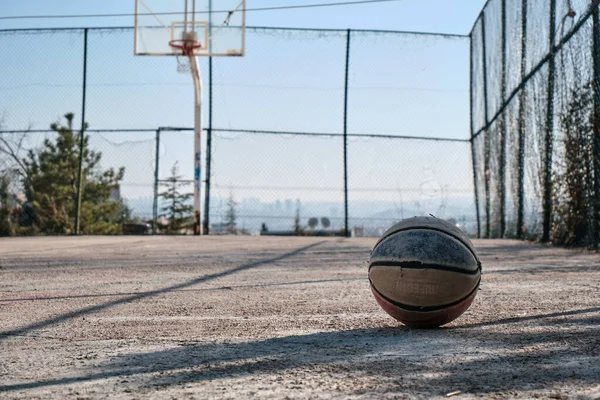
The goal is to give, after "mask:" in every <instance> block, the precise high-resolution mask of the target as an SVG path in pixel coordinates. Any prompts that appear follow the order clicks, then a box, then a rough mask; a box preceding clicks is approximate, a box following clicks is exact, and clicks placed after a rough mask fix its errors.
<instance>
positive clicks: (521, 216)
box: [517, 0, 527, 239]
mask: <svg viewBox="0 0 600 400" xmlns="http://www.w3.org/2000/svg"><path fill="white" fill-rule="evenodd" d="M526 71H527V0H522V3H521V82H523V81H524V80H525V74H526ZM525 94H526V93H525V87H523V88H522V89H521V93H520V94H519V122H518V124H519V128H518V129H519V149H518V157H519V166H518V178H517V179H518V184H519V188H518V196H519V197H518V200H517V238H519V239H522V238H523V225H524V224H525V100H526V96H525Z"/></svg>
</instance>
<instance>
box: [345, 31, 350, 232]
mask: <svg viewBox="0 0 600 400" xmlns="http://www.w3.org/2000/svg"><path fill="white" fill-rule="evenodd" d="M350 36H351V31H350V29H348V30H347V32H346V71H345V77H344V236H346V237H349V236H350V229H349V226H348V79H349V73H350Z"/></svg>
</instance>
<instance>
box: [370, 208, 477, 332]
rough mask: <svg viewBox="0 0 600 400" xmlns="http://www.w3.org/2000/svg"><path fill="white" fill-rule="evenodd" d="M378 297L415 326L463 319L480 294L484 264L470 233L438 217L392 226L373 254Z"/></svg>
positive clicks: (372, 275)
mask: <svg viewBox="0 0 600 400" xmlns="http://www.w3.org/2000/svg"><path fill="white" fill-rule="evenodd" d="M369 281H370V283H371V290H372V292H373V295H374V296H375V299H376V300H377V302H378V303H379V305H380V306H381V308H383V309H384V310H385V311H386V312H387V313H388V314H389V315H391V316H392V317H394V318H395V319H397V320H399V321H400V322H402V323H403V324H405V325H407V326H409V327H415V328H432V327H438V326H441V325H444V324H447V323H448V322H451V321H453V320H454V319H456V318H458V317H459V316H460V315H462V313H464V312H465V311H466V310H467V309H468V308H469V306H470V305H471V303H472V302H473V300H474V299H475V296H476V295H477V291H478V289H479V283H480V281H481V263H480V262H479V258H478V257H477V253H476V252H475V248H474V247H473V244H472V243H471V241H470V240H469V238H468V237H467V235H466V234H465V233H464V232H463V231H462V230H460V229H459V228H457V227H456V226H454V225H453V224H451V223H449V222H447V221H444V220H442V219H438V218H435V217H414V218H409V219H405V220H403V221H401V222H399V223H397V224H396V225H394V226H392V227H391V228H390V229H388V230H387V232H385V233H384V234H383V236H382V237H381V238H380V239H379V241H378V242H377V244H376V245H375V247H374V248H373V251H372V252H371V257H370V259H369Z"/></svg>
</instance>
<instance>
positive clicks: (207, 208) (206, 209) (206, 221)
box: [203, 57, 213, 235]
mask: <svg viewBox="0 0 600 400" xmlns="http://www.w3.org/2000/svg"><path fill="white" fill-rule="evenodd" d="M212 117H213V58H212V57H208V128H207V129H206V180H205V181H204V220H203V224H204V227H203V229H204V234H205V235H208V234H209V233H210V176H211V166H212V126H213V125H212Z"/></svg>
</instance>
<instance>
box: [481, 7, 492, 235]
mask: <svg viewBox="0 0 600 400" xmlns="http://www.w3.org/2000/svg"><path fill="white" fill-rule="evenodd" d="M481 42H482V48H483V51H482V53H483V100H484V114H485V125H486V127H487V128H486V129H485V132H484V139H483V140H484V150H483V157H484V162H483V163H484V177H485V237H486V238H489V237H490V173H489V172H490V134H489V131H490V129H489V126H488V125H489V123H490V120H489V112H488V87H487V54H486V48H485V11H484V12H483V13H482V14H481Z"/></svg>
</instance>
